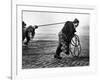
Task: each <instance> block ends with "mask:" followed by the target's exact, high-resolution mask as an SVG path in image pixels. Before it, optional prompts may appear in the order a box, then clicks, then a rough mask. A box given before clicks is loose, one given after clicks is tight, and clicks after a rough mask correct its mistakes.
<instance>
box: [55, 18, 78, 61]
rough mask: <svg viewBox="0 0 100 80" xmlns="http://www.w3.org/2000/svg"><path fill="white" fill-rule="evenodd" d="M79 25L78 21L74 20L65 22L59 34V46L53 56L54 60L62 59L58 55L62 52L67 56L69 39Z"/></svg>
mask: <svg viewBox="0 0 100 80" xmlns="http://www.w3.org/2000/svg"><path fill="white" fill-rule="evenodd" d="M78 25H79V20H78V19H76V18H75V19H74V21H67V22H66V23H65V25H64V27H63V28H62V30H61V31H60V32H59V34H58V36H59V44H58V47H57V50H56V54H55V55H54V57H55V58H58V59H62V57H60V53H61V52H64V53H65V54H67V55H68V54H69V44H70V43H71V39H72V38H73V36H74V33H75V32H76V27H77V26H78Z"/></svg>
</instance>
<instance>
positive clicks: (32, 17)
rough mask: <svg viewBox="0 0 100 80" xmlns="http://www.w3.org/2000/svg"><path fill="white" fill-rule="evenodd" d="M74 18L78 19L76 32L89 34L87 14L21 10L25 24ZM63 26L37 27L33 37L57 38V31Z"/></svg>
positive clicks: (41, 23) (56, 21) (38, 23)
mask: <svg viewBox="0 0 100 80" xmlns="http://www.w3.org/2000/svg"><path fill="white" fill-rule="evenodd" d="M75 18H77V19H79V21H80V23H79V27H77V34H78V35H85V36H89V19H90V18H89V15H88V14H68V13H66V14H63V13H45V12H26V11H24V12H23V21H24V22H25V23H26V24H27V26H29V25H43V24H50V23H58V22H66V21H73V20H74V19H75ZM63 26H64V24H58V25H51V26H44V27H39V28H38V29H37V30H36V35H35V39H54V40H55V39H58V36H57V35H58V32H59V31H60V30H61V29H62V27H63Z"/></svg>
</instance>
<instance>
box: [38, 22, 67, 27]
mask: <svg viewBox="0 0 100 80" xmlns="http://www.w3.org/2000/svg"><path fill="white" fill-rule="evenodd" d="M64 23H65V22H59V23H52V24H44V25H37V26H38V27H42V26H51V25H57V24H64Z"/></svg>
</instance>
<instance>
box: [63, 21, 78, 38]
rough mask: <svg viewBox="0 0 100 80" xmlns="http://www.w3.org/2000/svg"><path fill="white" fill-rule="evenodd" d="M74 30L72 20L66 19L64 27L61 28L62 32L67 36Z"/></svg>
mask: <svg viewBox="0 0 100 80" xmlns="http://www.w3.org/2000/svg"><path fill="white" fill-rule="evenodd" d="M75 32H76V30H75V28H74V25H73V22H71V21H67V22H66V23H65V25H64V27H63V28H62V33H64V34H65V35H66V37H67V36H69V35H72V34H74V33H75Z"/></svg>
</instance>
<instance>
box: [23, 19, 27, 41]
mask: <svg viewBox="0 0 100 80" xmlns="http://www.w3.org/2000/svg"><path fill="white" fill-rule="evenodd" d="M25 30H26V23H25V22H24V21H22V40H23V41H24V39H25Z"/></svg>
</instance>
